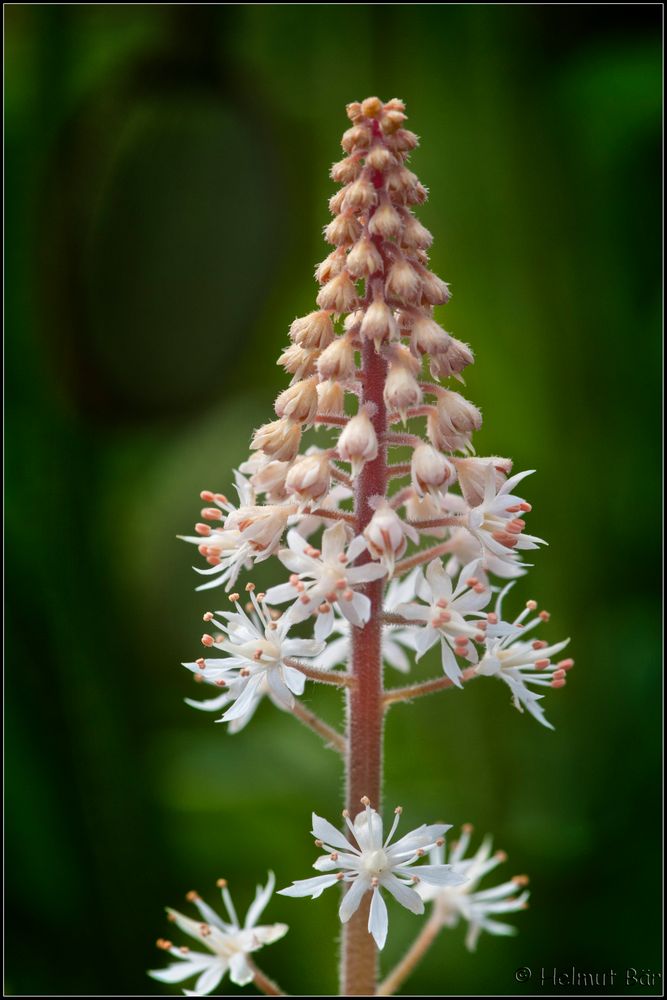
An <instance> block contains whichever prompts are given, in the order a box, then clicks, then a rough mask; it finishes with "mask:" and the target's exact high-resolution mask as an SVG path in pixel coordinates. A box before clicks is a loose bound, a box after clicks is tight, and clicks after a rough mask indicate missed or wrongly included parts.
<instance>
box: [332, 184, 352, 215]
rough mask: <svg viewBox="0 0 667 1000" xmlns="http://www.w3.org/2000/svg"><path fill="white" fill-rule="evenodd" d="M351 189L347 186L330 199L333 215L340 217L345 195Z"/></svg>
mask: <svg viewBox="0 0 667 1000" xmlns="http://www.w3.org/2000/svg"><path fill="white" fill-rule="evenodd" d="M349 187H350V185H349V184H347V185H346V186H345V187H344V188H341V190H340V191H336V193H335V194H332V195H331V197H330V198H329V211H330V212H331V214H332V215H340V213H341V212H342V210H343V202H344V200H345V194H346V192H347V190H348V188H349Z"/></svg>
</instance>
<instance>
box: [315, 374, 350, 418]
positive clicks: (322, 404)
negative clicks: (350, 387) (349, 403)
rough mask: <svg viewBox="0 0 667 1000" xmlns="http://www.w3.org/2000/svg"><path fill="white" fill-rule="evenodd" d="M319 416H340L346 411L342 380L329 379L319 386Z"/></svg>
mask: <svg viewBox="0 0 667 1000" xmlns="http://www.w3.org/2000/svg"><path fill="white" fill-rule="evenodd" d="M317 398H318V403H317V412H318V414H319V416H321V417H325V416H327V415H328V416H334V417H340V416H342V414H343V413H344V411H345V392H344V390H343V387H342V385H341V384H340V382H335V381H333V380H328V381H326V382H320V383H319V385H318V386H317Z"/></svg>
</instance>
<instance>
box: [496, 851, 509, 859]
mask: <svg viewBox="0 0 667 1000" xmlns="http://www.w3.org/2000/svg"><path fill="white" fill-rule="evenodd" d="M493 856H494V858H495V859H496V861H507V853H506V852H505V851H496V853H495V854H494V855H493Z"/></svg>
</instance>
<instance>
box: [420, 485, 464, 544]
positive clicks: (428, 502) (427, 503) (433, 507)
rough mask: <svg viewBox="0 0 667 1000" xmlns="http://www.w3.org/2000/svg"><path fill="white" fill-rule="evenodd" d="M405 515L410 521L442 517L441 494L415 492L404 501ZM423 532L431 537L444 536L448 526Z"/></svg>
mask: <svg viewBox="0 0 667 1000" xmlns="http://www.w3.org/2000/svg"><path fill="white" fill-rule="evenodd" d="M405 516H406V517H407V518H408V519H409V520H410V521H437V520H438V519H439V518H443V517H444V516H445V511H444V510H443V507H442V495H441V494H437V493H426V494H424V496H423V497H420V496H418V495H417V494H416V493H415V494H413V496H411V497H408V499H407V501H406V503H405ZM420 531H421V532H424V529H423V528H421V529H420ZM425 533H426V534H428V535H430V536H431V537H433V538H446V537H447V535H448V534H449V528H445V527H443V528H428V530H427V531H426V532H425ZM466 534H467V532H466Z"/></svg>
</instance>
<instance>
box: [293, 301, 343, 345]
mask: <svg viewBox="0 0 667 1000" xmlns="http://www.w3.org/2000/svg"><path fill="white" fill-rule="evenodd" d="M289 335H290V338H291V339H292V340H293V341H294V343H295V344H299V346H300V347H314V348H317V349H318V350H320V351H321V350H324V348H325V347H328V346H329V344H330V343H331V342H332V341H333V339H334V337H335V336H336V331H335V330H334V325H333V323H332V322H331V316H330V315H329V313H328V312H326V311H325V310H323V309H322V310H319V311H317V312H311V313H308V315H307V316H301V317H300V318H299V319H295V320H294V322H293V323H292V325H291V327H290V331H289Z"/></svg>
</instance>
